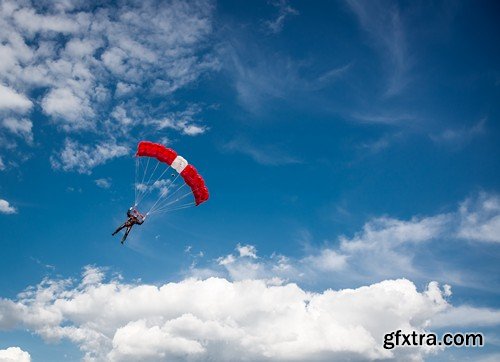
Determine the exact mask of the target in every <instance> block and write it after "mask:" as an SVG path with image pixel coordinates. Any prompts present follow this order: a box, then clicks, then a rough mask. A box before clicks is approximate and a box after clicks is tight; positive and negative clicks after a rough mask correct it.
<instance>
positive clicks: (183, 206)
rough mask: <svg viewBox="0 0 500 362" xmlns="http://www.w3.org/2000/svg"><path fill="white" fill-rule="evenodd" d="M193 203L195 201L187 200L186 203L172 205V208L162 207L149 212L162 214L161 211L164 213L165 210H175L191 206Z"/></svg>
mask: <svg viewBox="0 0 500 362" xmlns="http://www.w3.org/2000/svg"><path fill="white" fill-rule="evenodd" d="M194 204H195V202H194V201H192V202H189V203H187V204H183V205H179V206H175V207H172V208H166V209H162V210H160V209H158V210H155V211H153V212H151V214H162V213H166V212H170V211H177V210H183V209H188V208H190V207H193V206H194Z"/></svg>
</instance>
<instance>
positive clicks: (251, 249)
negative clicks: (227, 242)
mask: <svg viewBox="0 0 500 362" xmlns="http://www.w3.org/2000/svg"><path fill="white" fill-rule="evenodd" d="M236 250H237V251H238V253H239V254H240V258H244V257H249V258H252V259H256V258H257V249H256V248H255V246H253V245H248V244H247V245H240V244H238V245H237V246H236Z"/></svg>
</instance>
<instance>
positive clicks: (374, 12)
mask: <svg viewBox="0 0 500 362" xmlns="http://www.w3.org/2000/svg"><path fill="white" fill-rule="evenodd" d="M346 3H347V5H348V6H349V7H350V9H351V10H352V11H353V12H354V13H355V14H356V16H357V18H358V20H359V22H360V24H361V26H362V27H363V29H364V30H365V31H366V33H367V34H369V36H370V37H371V38H372V40H373V43H374V47H375V49H377V51H379V53H380V55H381V57H382V58H383V60H384V61H385V63H386V64H385V70H386V71H387V72H388V74H389V80H388V85H387V89H386V91H385V95H386V96H393V95H397V94H399V93H401V91H403V90H404V88H405V87H406V86H407V84H408V82H409V78H410V77H409V76H408V72H409V70H410V68H411V65H412V59H411V58H410V56H409V51H408V44H407V40H406V31H405V24H404V22H403V19H402V14H401V11H400V10H399V8H398V6H397V5H395V4H391V5H389V6H387V5H386V4H384V3H383V2H379V1H368V2H363V1H359V0H346Z"/></svg>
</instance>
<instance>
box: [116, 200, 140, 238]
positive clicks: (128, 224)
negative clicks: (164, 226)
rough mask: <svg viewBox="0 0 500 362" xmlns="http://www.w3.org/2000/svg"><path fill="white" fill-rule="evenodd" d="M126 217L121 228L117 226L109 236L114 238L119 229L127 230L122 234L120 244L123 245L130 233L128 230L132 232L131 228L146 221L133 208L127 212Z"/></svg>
mask: <svg viewBox="0 0 500 362" xmlns="http://www.w3.org/2000/svg"><path fill="white" fill-rule="evenodd" d="M127 217H128V220H127V221H125V222H124V223H123V224H122V225H121V226H119V227H118V228H117V229H116V230H115V232H114V233H113V234H111V235H113V236H115V235H116V234H117V233H118V232H119V231H120V230H121V229H124V228H127V229H126V230H125V234H123V237H122V240H121V243H122V244H123V243H124V242H125V240H126V239H127V236H128V234H129V233H130V230H132V226H134V225H136V224H137V225H142V223H143V222H144V220H145V219H146V217H145V216H143V215H142V214H141V213H140V212H139V211H137V209H135V208H134V207H131V208H130V209H128V210H127Z"/></svg>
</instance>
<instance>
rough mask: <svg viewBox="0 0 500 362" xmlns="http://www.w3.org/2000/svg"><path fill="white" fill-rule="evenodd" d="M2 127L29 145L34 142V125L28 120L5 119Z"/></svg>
mask: <svg viewBox="0 0 500 362" xmlns="http://www.w3.org/2000/svg"><path fill="white" fill-rule="evenodd" d="M1 126H2V127H3V128H5V129H7V130H8V131H9V132H11V133H13V134H15V135H17V136H19V137H22V138H24V140H25V141H26V142H28V143H31V142H33V131H32V128H33V123H32V122H31V121H30V120H29V119H27V118H21V119H18V118H12V117H8V118H4V119H3V121H2V124H1Z"/></svg>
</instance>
